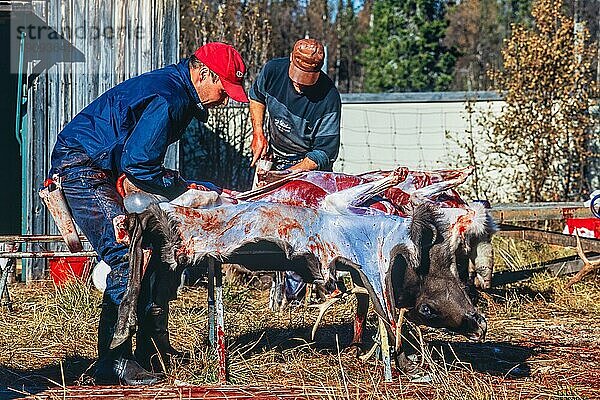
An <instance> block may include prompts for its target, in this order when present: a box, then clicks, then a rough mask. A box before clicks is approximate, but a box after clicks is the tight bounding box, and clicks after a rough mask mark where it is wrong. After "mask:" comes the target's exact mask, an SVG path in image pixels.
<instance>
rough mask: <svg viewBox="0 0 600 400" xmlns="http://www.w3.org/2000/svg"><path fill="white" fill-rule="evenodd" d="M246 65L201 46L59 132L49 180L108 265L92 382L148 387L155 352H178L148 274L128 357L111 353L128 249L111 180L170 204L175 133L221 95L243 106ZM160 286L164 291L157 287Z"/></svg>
mask: <svg viewBox="0 0 600 400" xmlns="http://www.w3.org/2000/svg"><path fill="white" fill-rule="evenodd" d="M245 72H246V67H245V65H244V62H243V60H242V57H241V56H240V54H239V53H238V52H237V51H236V50H235V49H234V48H233V47H231V46H229V45H227V44H224V43H208V44H206V45H204V46H202V47H200V48H199V49H198V50H197V51H196V52H195V53H194V55H193V56H192V57H190V58H189V59H185V60H183V61H181V62H179V63H178V64H175V65H169V66H167V67H165V68H162V69H158V70H155V71H151V72H148V73H145V74H143V75H140V76H137V77H135V78H131V79H129V80H127V81H125V82H122V83H121V84H119V85H117V86H115V87H114V88H112V89H110V90H108V91H106V92H105V93H104V94H102V95H101V96H100V97H98V98H97V99H96V100H94V101H93V102H92V103H91V104H89V105H88V106H87V107H86V108H84V109H83V110H82V111H81V112H80V113H79V114H77V115H76V116H75V118H73V120H72V121H71V122H69V124H67V125H66V126H65V128H64V129H63V130H62V131H61V132H60V133H59V134H58V137H57V142H56V145H55V147H54V150H53V152H52V167H51V169H50V172H49V177H51V178H53V179H55V180H56V179H59V180H60V182H61V186H62V189H63V192H64V195H65V198H66V200H67V203H68V205H69V208H70V209H71V212H72V215H73V218H74V220H75V222H76V223H77V225H78V226H79V228H80V229H81V230H82V231H83V233H84V234H85V236H86V237H87V238H88V240H89V241H90V243H91V244H92V246H93V248H94V250H95V251H96V252H97V253H98V258H99V259H100V260H103V261H104V262H105V263H106V264H108V265H109V266H110V267H111V272H110V273H109V275H108V277H107V280H106V290H105V292H104V298H103V302H102V312H101V314H100V322H99V325H98V362H97V363H96V373H95V378H96V381H97V382H98V383H116V382H121V383H125V384H128V385H136V384H152V383H155V382H157V381H158V380H159V379H160V377H161V376H160V375H159V374H155V373H151V372H148V370H147V369H150V368H151V366H152V360H154V359H156V360H158V359H159V358H158V357H153V356H155V353H156V349H158V351H159V352H160V355H161V356H162V357H161V358H162V360H164V361H167V362H168V358H169V355H172V354H177V353H178V352H176V351H175V350H174V349H173V348H172V347H171V345H170V343H169V334H168V330H167V326H168V301H169V300H170V299H171V298H170V297H169V295H166V294H165V289H161V285H160V283H161V282H160V281H161V279H162V278H164V277H162V276H161V277H157V276H156V275H153V274H155V271H151V272H150V273H148V271H147V273H146V275H145V277H144V281H145V283H144V282H143V283H142V284H143V285H144V284H146V285H147V286H148V290H147V293H146V295H145V298H143V299H142V297H141V298H140V304H139V305H138V319H139V327H138V332H137V339H136V351H135V357H134V356H133V354H132V344H131V340H129V341H127V342H126V343H124V344H122V345H121V346H119V347H117V348H116V349H110V343H111V341H112V337H113V334H114V328H115V323H116V320H117V314H118V313H117V309H118V306H119V304H120V302H121V300H122V298H123V295H124V292H125V289H126V286H127V279H128V274H129V271H128V268H129V265H128V260H127V257H126V256H127V247H126V246H124V245H122V244H119V243H117V242H116V240H115V232H114V228H113V224H112V220H113V218H114V217H116V216H117V215H122V214H126V211H125V209H124V207H123V198H122V197H121V196H120V195H119V193H118V192H117V190H116V185H115V183H116V180H117V178H118V177H119V176H120V175H121V174H124V175H125V176H126V177H127V179H129V181H131V182H132V183H133V184H134V185H135V186H137V187H138V188H140V189H142V190H144V191H146V192H149V193H153V194H156V195H160V196H163V197H165V198H167V199H169V200H171V199H174V198H176V197H177V196H179V195H181V194H182V193H183V192H185V191H186V190H187V187H188V184H189V183H188V182H187V181H186V180H184V179H183V178H181V177H180V176H179V174H178V173H177V171H172V170H169V169H167V168H165V167H164V166H163V161H164V158H165V154H166V152H167V147H168V146H169V145H170V144H171V143H174V142H176V141H177V140H179V139H180V138H181V136H182V135H183V133H184V131H185V128H186V127H187V126H188V124H189V123H190V121H191V120H192V118H194V117H196V118H198V119H199V120H200V121H202V122H206V120H207V118H208V109H209V108H211V107H216V106H218V105H221V104H226V103H227V101H228V98H229V97H231V98H232V99H234V100H236V101H239V102H248V98H247V96H246V93H245V92H244V88H243V77H244V74H245ZM163 286H164V285H163Z"/></svg>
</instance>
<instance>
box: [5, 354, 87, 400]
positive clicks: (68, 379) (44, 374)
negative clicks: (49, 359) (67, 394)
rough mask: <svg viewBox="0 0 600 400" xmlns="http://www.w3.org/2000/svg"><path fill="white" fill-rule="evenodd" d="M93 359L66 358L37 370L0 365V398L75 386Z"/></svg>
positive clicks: (17, 397) (14, 397)
mask: <svg viewBox="0 0 600 400" xmlns="http://www.w3.org/2000/svg"><path fill="white" fill-rule="evenodd" d="M93 362H94V360H93V359H90V358H85V357H67V358H66V359H65V360H63V362H62V369H61V363H60V362H56V363H53V364H49V365H46V366H44V367H42V368H38V369H30V368H28V369H20V368H12V367H6V366H4V365H0V398H2V399H6V400H9V399H19V398H22V397H24V396H25V395H34V394H36V393H39V392H42V391H44V390H46V389H48V388H50V387H56V386H62V385H63V379H64V384H65V385H66V386H72V385H75V384H77V380H78V379H79V378H80V377H81V375H82V374H83V373H84V372H85V371H86V370H87V369H88V368H89V367H90V365H92V363H93Z"/></svg>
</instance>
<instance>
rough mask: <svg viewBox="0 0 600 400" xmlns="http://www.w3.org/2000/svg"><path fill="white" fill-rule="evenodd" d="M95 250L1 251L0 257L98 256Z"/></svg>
mask: <svg viewBox="0 0 600 400" xmlns="http://www.w3.org/2000/svg"><path fill="white" fill-rule="evenodd" d="M96 256H97V254H96V252H95V251H80V252H77V253H71V252H70V251H16V252H8V251H2V252H0V258H49V257H96Z"/></svg>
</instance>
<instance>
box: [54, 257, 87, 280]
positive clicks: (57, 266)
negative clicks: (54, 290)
mask: <svg viewBox="0 0 600 400" xmlns="http://www.w3.org/2000/svg"><path fill="white" fill-rule="evenodd" d="M48 263H49V264H50V277H51V278H52V280H53V281H54V283H55V284H56V285H58V286H61V285H64V284H65V283H66V282H67V281H68V280H70V279H73V278H82V277H83V275H84V273H86V272H88V270H89V263H90V258H89V257H51V258H49V259H48Z"/></svg>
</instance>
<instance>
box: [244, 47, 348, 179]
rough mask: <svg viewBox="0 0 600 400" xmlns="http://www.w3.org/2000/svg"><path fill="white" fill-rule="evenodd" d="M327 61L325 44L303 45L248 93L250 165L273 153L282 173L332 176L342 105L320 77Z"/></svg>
mask: <svg viewBox="0 0 600 400" xmlns="http://www.w3.org/2000/svg"><path fill="white" fill-rule="evenodd" d="M324 58H325V52H324V49H323V45H322V44H321V43H319V42H318V41H316V40H314V39H300V40H298V41H297V42H296V43H295V45H294V49H293V51H292V53H291V55H290V57H289V58H278V59H274V60H271V61H269V62H268V63H267V64H265V66H264V67H263V69H262V71H261V72H260V74H259V76H258V78H257V79H256V81H255V82H254V84H253V85H252V88H251V89H250V93H249V95H250V116H251V119H252V129H253V134H252V146H251V147H252V154H253V159H252V165H254V164H255V163H256V161H257V160H259V159H261V158H263V157H265V156H266V155H267V153H270V156H271V158H272V161H273V166H274V168H275V169H278V170H283V169H306V170H313V169H318V170H322V171H331V169H332V168H333V163H334V162H335V160H336V158H337V155H338V151H339V146H340V117H341V101H340V94H339V93H338V91H337V89H336V88H335V85H334V84H333V82H332V81H331V79H329V77H328V76H327V75H326V74H325V73H324V72H322V71H321V68H322V67H323V61H324ZM265 111H266V112H267V113H268V116H269V119H268V125H267V129H266V132H265V129H264V125H265ZM267 138H268V139H267Z"/></svg>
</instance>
